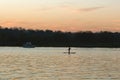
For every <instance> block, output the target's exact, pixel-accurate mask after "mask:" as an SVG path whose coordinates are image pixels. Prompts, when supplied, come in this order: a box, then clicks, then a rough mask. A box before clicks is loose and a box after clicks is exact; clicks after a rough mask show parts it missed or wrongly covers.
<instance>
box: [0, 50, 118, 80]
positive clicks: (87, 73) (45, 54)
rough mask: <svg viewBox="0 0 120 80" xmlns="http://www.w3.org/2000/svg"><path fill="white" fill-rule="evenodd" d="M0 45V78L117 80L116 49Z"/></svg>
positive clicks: (20, 79) (6, 79) (8, 79)
mask: <svg viewBox="0 0 120 80" xmlns="http://www.w3.org/2000/svg"><path fill="white" fill-rule="evenodd" d="M0 49H1V51H0V80H120V69H119V68H120V54H119V52H118V51H119V50H115V49H114V50H112V49H88V50H86V49H85V48H83V49H81V48H74V49H73V50H75V51H76V52H77V54H72V55H67V54H63V52H64V51H65V50H66V48H35V49H23V48H0Z"/></svg>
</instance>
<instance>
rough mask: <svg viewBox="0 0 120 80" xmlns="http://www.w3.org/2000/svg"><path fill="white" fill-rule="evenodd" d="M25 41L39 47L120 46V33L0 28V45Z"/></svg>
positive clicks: (21, 43) (10, 44)
mask: <svg viewBox="0 0 120 80" xmlns="http://www.w3.org/2000/svg"><path fill="white" fill-rule="evenodd" d="M26 42H31V43H32V44H34V45H36V46H40V47H41V46H42V47H67V46H72V47H120V33H118V32H114V33H113V32H107V31H104V32H95V33H93V32H90V31H86V32H74V33H72V32H61V31H51V30H45V31H43V30H30V29H29V30H26V29H22V28H0V46H22V45H23V44H25V43H26Z"/></svg>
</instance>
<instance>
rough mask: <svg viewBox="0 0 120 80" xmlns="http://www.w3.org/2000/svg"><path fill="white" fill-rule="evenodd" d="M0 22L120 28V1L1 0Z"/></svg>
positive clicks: (67, 28) (63, 27) (56, 27)
mask: <svg viewBox="0 0 120 80" xmlns="http://www.w3.org/2000/svg"><path fill="white" fill-rule="evenodd" d="M0 10H1V13H0V25H1V26H4V27H23V28H27V29H29V28H30V29H44V30H45V29H51V30H62V31H88V30H90V31H101V30H102V31H120V0H0Z"/></svg>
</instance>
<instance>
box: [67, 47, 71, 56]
mask: <svg viewBox="0 0 120 80" xmlns="http://www.w3.org/2000/svg"><path fill="white" fill-rule="evenodd" d="M70 50H71V47H69V48H68V54H69V55H70Z"/></svg>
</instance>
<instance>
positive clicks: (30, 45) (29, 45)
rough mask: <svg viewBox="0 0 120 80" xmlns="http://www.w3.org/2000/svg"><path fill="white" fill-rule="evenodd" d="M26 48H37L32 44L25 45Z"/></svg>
mask: <svg viewBox="0 0 120 80" xmlns="http://www.w3.org/2000/svg"><path fill="white" fill-rule="evenodd" d="M23 47H24V48H35V45H32V43H31V42H26V43H25V44H23Z"/></svg>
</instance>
